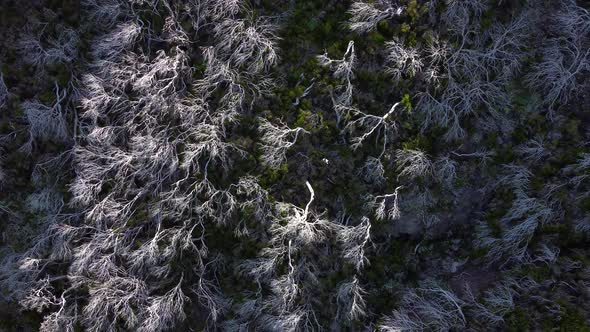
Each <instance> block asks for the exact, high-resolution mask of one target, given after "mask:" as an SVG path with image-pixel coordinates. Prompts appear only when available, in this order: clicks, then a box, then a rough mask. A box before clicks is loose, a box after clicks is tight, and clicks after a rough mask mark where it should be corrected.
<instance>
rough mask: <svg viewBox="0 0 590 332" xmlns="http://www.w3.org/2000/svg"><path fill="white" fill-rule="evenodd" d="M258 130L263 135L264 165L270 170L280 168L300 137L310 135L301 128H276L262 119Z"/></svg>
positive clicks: (284, 126)
mask: <svg viewBox="0 0 590 332" xmlns="http://www.w3.org/2000/svg"><path fill="white" fill-rule="evenodd" d="M258 129H259V131H260V133H261V134H262V137H261V138H260V140H261V142H262V163H263V164H264V165H266V166H268V167H270V168H278V167H279V166H281V164H283V163H284V162H286V161H287V151H288V150H289V149H290V148H291V147H293V146H294V145H295V144H296V143H297V140H298V139H299V136H301V135H303V134H309V132H308V131H307V130H305V129H303V128H300V127H297V128H295V129H290V128H289V127H287V126H286V125H283V124H281V125H280V126H275V125H273V124H272V123H270V122H269V121H268V120H266V119H264V118H262V119H260V122H259V127H258Z"/></svg>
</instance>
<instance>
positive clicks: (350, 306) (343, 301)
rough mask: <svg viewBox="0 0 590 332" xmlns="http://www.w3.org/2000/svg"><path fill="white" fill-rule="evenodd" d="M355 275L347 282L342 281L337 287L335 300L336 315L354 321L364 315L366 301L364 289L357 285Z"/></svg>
mask: <svg viewBox="0 0 590 332" xmlns="http://www.w3.org/2000/svg"><path fill="white" fill-rule="evenodd" d="M358 283H359V281H358V279H357V278H356V276H355V277H353V278H352V280H351V281H349V282H344V283H342V284H340V286H339V287H338V293H337V296H336V302H337V303H338V313H337V314H336V316H337V317H341V319H342V318H344V319H346V320H349V321H354V320H357V319H359V318H362V317H364V316H365V315H366V303H365V300H364V299H363V296H364V295H365V294H366V293H365V291H364V290H363V289H362V288H361V287H360V286H359V284H358Z"/></svg>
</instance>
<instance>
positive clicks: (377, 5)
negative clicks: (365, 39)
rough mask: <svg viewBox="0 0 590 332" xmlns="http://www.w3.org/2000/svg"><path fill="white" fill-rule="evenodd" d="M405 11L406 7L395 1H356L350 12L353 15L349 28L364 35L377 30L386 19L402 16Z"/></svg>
mask: <svg viewBox="0 0 590 332" xmlns="http://www.w3.org/2000/svg"><path fill="white" fill-rule="evenodd" d="M403 11H404V7H403V6H399V5H398V4H397V1H393V0H379V1H375V2H374V3H373V2H369V3H368V2H364V1H355V2H353V3H352V5H351V7H350V9H349V10H348V13H349V14H350V15H351V18H350V22H349V27H350V29H351V30H352V31H355V32H359V33H364V32H367V31H370V30H373V29H375V27H376V26H377V24H379V22H381V21H383V20H385V19H389V18H392V17H395V16H400V15H401V14H402V12H403Z"/></svg>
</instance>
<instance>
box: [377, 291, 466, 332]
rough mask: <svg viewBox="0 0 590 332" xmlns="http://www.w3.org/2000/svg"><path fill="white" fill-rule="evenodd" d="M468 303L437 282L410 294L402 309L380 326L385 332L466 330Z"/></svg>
mask: <svg viewBox="0 0 590 332" xmlns="http://www.w3.org/2000/svg"><path fill="white" fill-rule="evenodd" d="M464 305H465V303H464V302H463V301H462V300H461V299H459V298H458V297H457V295H455V294H453V293H452V292H451V291H449V290H446V289H444V288H442V287H440V286H439V285H437V284H436V283H434V282H427V283H425V284H424V285H422V286H420V287H418V288H416V289H410V290H408V291H407V292H406V293H405V294H404V296H403V298H402V301H401V308H400V309H399V310H395V311H394V312H393V314H392V315H391V316H387V317H385V319H384V320H383V323H381V325H380V326H379V329H380V330H381V331H387V332H390V331H391V332H393V331H400V330H410V331H414V330H437V331H449V330H452V329H462V328H464V327H465V326H466V324H467V320H466V318H465V315H464V313H463V307H464Z"/></svg>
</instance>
